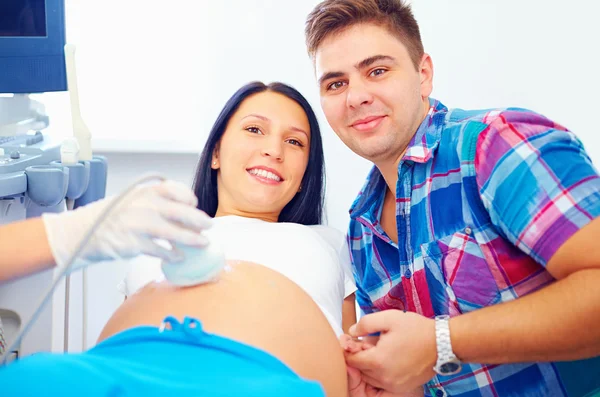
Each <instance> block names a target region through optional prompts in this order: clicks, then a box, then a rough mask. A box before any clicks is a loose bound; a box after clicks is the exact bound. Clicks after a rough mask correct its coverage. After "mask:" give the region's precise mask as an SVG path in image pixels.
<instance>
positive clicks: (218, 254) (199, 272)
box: [0, 175, 225, 365]
mask: <svg viewBox="0 0 600 397" xmlns="http://www.w3.org/2000/svg"><path fill="white" fill-rule="evenodd" d="M153 179H158V180H165V179H166V178H164V177H162V176H160V175H148V176H144V177H142V178H141V179H139V180H138V181H136V182H134V183H133V184H131V185H130V186H129V187H128V188H127V189H126V190H125V191H124V192H123V193H121V194H120V195H119V196H117V197H116V198H115V199H114V201H112V202H111V205H109V206H108V207H107V208H105V209H104V211H103V212H102V213H101V214H100V216H99V217H98V219H97V220H96V221H95V222H94V223H93V224H92V225H91V226H90V227H89V229H88V230H87V232H86V233H85V235H84V236H83V237H82V239H81V241H80V242H79V244H78V245H77V248H76V249H75V251H74V252H73V253H72V254H71V256H70V257H69V259H68V261H67V264H66V265H65V266H64V267H62V268H61V269H60V270H59V272H58V273H57V275H56V276H55V277H54V279H53V280H52V283H51V285H50V288H48V290H47V291H46V292H45V293H44V294H43V295H42V298H41V300H40V302H39V304H38V305H37V306H36V309H35V311H34V313H33V315H32V316H31V318H30V319H29V321H28V322H27V323H26V324H25V325H24V326H23V328H22V329H21V331H20V332H19V334H18V335H17V337H16V338H15V340H14V341H13V342H12V343H11V345H10V347H9V348H8V349H7V352H6V353H5V354H4V355H3V356H2V359H1V360H0V365H2V364H5V363H6V362H7V360H8V358H9V356H10V352H11V351H14V349H15V348H16V346H17V345H18V344H19V342H20V341H21V339H22V338H23V336H24V335H25V334H26V333H27V332H28V331H29V329H30V327H31V326H32V325H33V323H34V322H35V320H36V319H37V318H38V316H39V315H40V313H41V311H42V309H43V308H44V305H45V304H46V303H47V302H48V300H49V299H50V298H51V297H52V294H53V293H54V290H55V289H56V287H57V285H58V283H59V282H60V281H61V280H62V278H63V277H66V276H67V275H68V274H69V273H70V272H71V270H72V268H73V267H74V262H75V260H76V259H77V258H78V256H79V254H80V253H81V252H82V251H83V249H84V248H85V246H86V244H87V243H88V241H89V240H90V238H91V237H92V235H93V233H94V232H95V231H96V229H97V228H98V226H99V225H100V224H101V223H102V222H103V221H104V220H105V219H106V217H107V216H108V215H109V214H110V212H111V211H112V210H113V209H114V208H116V207H117V206H118V204H119V203H120V202H121V201H123V199H124V198H125V197H126V196H127V194H129V193H130V192H131V191H132V190H133V189H134V188H135V187H136V186H137V185H138V184H141V183H145V182H146V181H149V180H153ZM213 246H214V245H211V244H210V243H209V247H213ZM214 247H215V248H212V249H210V250H209V249H207V248H194V247H186V248H185V249H183V250H182V246H178V247H177V248H178V249H179V250H180V251H183V254H184V255H185V256H184V263H185V266H184V268H183V269H184V271H183V272H178V271H177V270H176V268H177V266H178V264H179V262H178V263H175V264H169V265H168V266H167V267H166V268H167V269H169V271H168V272H167V273H165V276H166V278H167V280H169V281H174V283H175V284H178V285H181V284H180V283H183V284H185V285H186V286H187V285H194V284H200V283H204V282H207V281H210V280H213V279H214V278H215V277H216V274H217V273H218V272H219V271H220V270H221V269H222V268H223V267H224V265H225V257H224V254H223V253H222V251H220V250H219V249H218V248H216V246H214ZM185 259H187V260H185Z"/></svg>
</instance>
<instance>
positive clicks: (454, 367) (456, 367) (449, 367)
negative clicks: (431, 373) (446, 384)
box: [440, 363, 460, 374]
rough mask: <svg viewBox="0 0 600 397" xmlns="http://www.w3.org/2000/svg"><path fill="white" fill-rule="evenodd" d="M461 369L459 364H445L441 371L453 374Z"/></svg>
mask: <svg viewBox="0 0 600 397" xmlns="http://www.w3.org/2000/svg"><path fill="white" fill-rule="evenodd" d="M459 369H460V366H459V365H458V364H457V363H445V364H442V365H441V366H440V371H441V372H442V373H444V374H452V373H454V372H456V371H458V370H459Z"/></svg>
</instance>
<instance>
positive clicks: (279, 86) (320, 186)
mask: <svg viewBox="0 0 600 397" xmlns="http://www.w3.org/2000/svg"><path fill="white" fill-rule="evenodd" d="M265 91H270V92H276V93H279V94H282V95H285V96H286V97H288V98H289V99H291V100H293V101H294V102H296V103H297V104H298V105H300V106H301V107H302V109H303V110H304V113H306V117H307V118H308V124H309V126H310V148H309V150H310V153H309V156H308V164H307V166H306V171H305V173H304V177H303V178H302V183H301V185H300V186H301V187H302V189H301V190H300V192H298V193H296V195H295V196H294V198H293V199H292V200H291V201H290V202H289V203H288V204H287V205H286V206H285V207H284V208H283V210H282V211H281V214H280V215H279V222H294V223H300V224H303V225H317V224H320V223H321V221H322V217H323V206H324V191H325V161H324V156H323V142H322V140H321V131H320V129H319V123H318V121H317V117H316V116H315V113H314V112H313V110H312V107H311V106H310V104H309V103H308V101H307V100H306V98H304V97H303V96H302V94H300V93H299V92H298V91H297V90H296V89H294V88H292V87H290V86H288V85H286V84H283V83H278V82H275V83H271V84H269V85H266V84H264V83H262V82H258V81H255V82H252V83H249V84H246V85H245V86H243V87H242V88H240V89H239V90H238V91H237V92H236V93H235V94H234V95H233V96H232V97H231V98H230V99H229V100H228V101H227V103H226V104H225V107H224V108H223V110H221V113H220V114H219V117H217V120H216V121H215V123H214V125H213V127H212V129H211V131H210V134H209V135H208V140H207V141H206V145H204V149H203V150H202V154H200V159H199V160H198V167H197V169H196V177H195V178H194V183H193V189H194V193H196V197H198V209H200V210H202V211H204V212H206V213H207V214H208V215H210V216H212V217H214V216H215V213H216V212H217V206H218V204H219V199H218V197H217V171H216V170H213V169H212V168H211V162H212V155H213V152H214V150H215V147H216V145H217V143H218V142H219V141H220V140H221V137H222V136H223V134H224V133H225V129H226V128H227V124H228V123H229V120H230V119H231V117H232V116H233V114H234V113H235V112H236V111H237V109H238V108H239V106H240V104H241V103H242V102H243V101H244V100H245V99H246V98H248V97H249V96H251V95H253V94H257V93H260V92H265Z"/></svg>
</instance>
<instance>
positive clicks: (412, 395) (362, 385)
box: [340, 335, 423, 397]
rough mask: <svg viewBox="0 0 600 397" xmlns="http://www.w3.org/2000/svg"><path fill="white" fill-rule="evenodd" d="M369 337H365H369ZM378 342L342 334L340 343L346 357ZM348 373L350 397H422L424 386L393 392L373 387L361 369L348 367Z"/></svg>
mask: <svg viewBox="0 0 600 397" xmlns="http://www.w3.org/2000/svg"><path fill="white" fill-rule="evenodd" d="M368 338H369V337H367V338H365V339H368ZM375 343H377V338H370V339H369V340H368V341H367V340H355V339H352V337H351V336H350V335H342V336H341V337H340V344H341V345H342V348H343V349H344V357H345V358H348V357H349V356H350V355H353V354H356V353H358V352H360V351H363V350H367V349H370V348H372V347H373V346H374V344H375ZM347 373H348V396H349V397H421V396H423V388H422V387H419V388H417V389H415V390H414V391H412V392H409V393H399V394H392V393H390V392H388V391H385V390H382V389H379V388H377V387H373V386H371V385H370V384H368V383H367V382H365V380H364V379H363V378H362V374H361V372H360V370H358V369H356V368H352V367H350V366H348V367H347Z"/></svg>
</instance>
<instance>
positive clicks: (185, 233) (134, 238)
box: [42, 181, 212, 271]
mask: <svg viewBox="0 0 600 397" xmlns="http://www.w3.org/2000/svg"><path fill="white" fill-rule="evenodd" d="M115 199H116V197H111V198H106V199H103V200H99V201H96V202H94V203H91V204H88V205H86V206H83V207H79V208H77V209H76V210H73V211H67V212H62V213H58V214H55V213H45V214H43V215H42V219H43V222H44V226H45V229H46V234H47V236H48V241H49V244H50V248H51V250H52V254H53V256H54V259H55V260H56V264H57V266H59V267H64V266H66V265H67V263H66V262H67V261H68V260H69V257H70V256H71V255H72V253H73V252H74V251H75V250H76V249H77V247H78V246H79V243H80V241H81V240H82V239H83V238H84V236H85V235H86V233H87V230H88V229H89V228H90V227H91V226H92V225H93V224H94V223H95V222H96V220H98V218H99V217H100V216H101V215H102V213H103V212H104V210H105V209H106V208H107V207H108V206H111V205H113V203H114V202H115ZM196 205H197V199H196V196H195V195H194V193H193V192H192V190H191V189H190V188H189V187H187V186H185V185H183V184H181V183H179V182H174V181H165V182H161V183H159V184H154V185H141V186H138V187H136V188H134V189H133V190H132V191H130V192H129V193H128V194H127V195H126V196H125V197H124V198H123V199H121V200H120V201H119V202H118V203H117V206H116V208H113V209H112V210H111V211H110V213H109V214H108V216H107V217H106V218H105V219H104V220H103V221H102V222H101V223H100V224H99V226H98V227H97V229H96V231H95V232H94V234H93V235H92V236H91V238H90V240H89V242H88V243H87V244H86V246H85V248H84V249H83V251H82V252H81V253H80V254H79V255H78V258H77V260H76V261H75V263H74V265H73V268H72V270H71V271H73V270H75V269H78V268H81V267H84V266H86V265H88V264H89V263H90V262H92V261H103V260H110V259H119V258H131V257H134V256H137V255H140V254H146V255H150V256H155V257H159V258H162V259H164V260H166V261H169V262H177V261H178V260H181V259H183V258H182V257H181V254H180V253H179V251H174V250H172V249H168V248H167V247H166V246H165V245H168V244H165V241H164V240H167V241H169V242H172V243H180V244H184V245H191V246H196V247H203V246H205V245H206V244H207V243H208V241H207V239H206V237H205V236H203V235H201V234H200V233H201V232H202V230H204V229H207V228H209V227H210V225H211V223H212V218H210V217H209V216H208V215H207V214H205V213H204V212H202V211H200V210H198V209H196ZM153 239H160V240H163V241H162V244H161V242H160V241H158V242H157V241H154V240H153Z"/></svg>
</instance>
